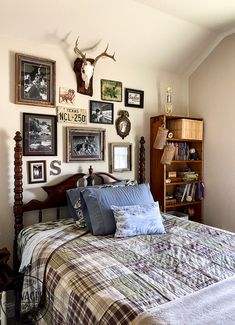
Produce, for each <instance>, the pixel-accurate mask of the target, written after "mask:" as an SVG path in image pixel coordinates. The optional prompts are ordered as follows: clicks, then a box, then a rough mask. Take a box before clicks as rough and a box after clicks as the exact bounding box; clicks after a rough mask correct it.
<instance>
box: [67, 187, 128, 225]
mask: <svg viewBox="0 0 235 325" xmlns="http://www.w3.org/2000/svg"><path fill="white" fill-rule="evenodd" d="M130 184H133V183H129V182H125V181H123V182H122V181H119V182H113V183H109V184H100V185H94V186H88V187H76V188H72V189H69V190H67V191H66V198H67V207H68V210H69V214H70V216H71V217H72V218H73V219H74V220H75V221H76V224H77V225H78V226H79V227H81V228H84V227H87V228H88V229H89V230H90V231H92V227H91V223H90V218H89V214H88V211H87V207H86V204H85V202H84V201H83V198H81V196H80V193H81V191H82V190H84V189H85V188H90V187H92V188H106V187H108V188H109V187H117V186H127V185H128V186H129V185H130Z"/></svg>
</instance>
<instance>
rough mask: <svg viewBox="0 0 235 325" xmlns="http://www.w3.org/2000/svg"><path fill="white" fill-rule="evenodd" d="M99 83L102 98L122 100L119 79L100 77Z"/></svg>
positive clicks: (115, 100)
mask: <svg viewBox="0 0 235 325" xmlns="http://www.w3.org/2000/svg"><path fill="white" fill-rule="evenodd" d="M100 85H101V99H102V100H108V101H112V102H121V101H122V83H121V82H120V81H115V80H107V79H101V81H100Z"/></svg>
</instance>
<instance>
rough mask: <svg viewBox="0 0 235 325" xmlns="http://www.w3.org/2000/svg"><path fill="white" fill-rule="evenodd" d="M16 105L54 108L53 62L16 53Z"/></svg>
mask: <svg viewBox="0 0 235 325" xmlns="http://www.w3.org/2000/svg"><path fill="white" fill-rule="evenodd" d="M15 64H16V76H15V79H16V81H15V87H16V89H15V102H16V104H24V105H37V106H48V107H54V106H55V61H52V60H47V59H41V58H37V57H34V56H28V55H23V54H18V53H16V56H15Z"/></svg>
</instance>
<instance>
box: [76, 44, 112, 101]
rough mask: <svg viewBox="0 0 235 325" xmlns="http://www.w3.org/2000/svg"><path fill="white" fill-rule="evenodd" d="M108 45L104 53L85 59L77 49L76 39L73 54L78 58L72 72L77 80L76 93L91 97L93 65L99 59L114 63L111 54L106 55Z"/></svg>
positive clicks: (84, 55)
mask: <svg viewBox="0 0 235 325" xmlns="http://www.w3.org/2000/svg"><path fill="white" fill-rule="evenodd" d="M107 50H108V45H107V47H106V49H105V51H104V52H102V53H101V54H99V55H98V56H97V57H96V58H95V59H87V58H86V54H84V53H83V52H82V51H81V50H80V49H79V48H78V38H77V40H76V43H75V47H74V52H75V53H76V54H77V55H78V56H79V57H78V58H77V59H76V60H75V62H74V68H73V70H74V72H75V74H76V78H77V92H79V93H80V94H84V95H89V96H92V95H93V87H92V80H93V74H94V69H95V65H96V63H97V62H98V60H99V59H100V58H105V57H107V58H110V59H112V60H114V61H116V59H115V57H114V55H115V53H113V55H109V54H108V53H107Z"/></svg>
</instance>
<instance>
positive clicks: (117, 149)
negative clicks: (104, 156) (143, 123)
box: [109, 143, 132, 173]
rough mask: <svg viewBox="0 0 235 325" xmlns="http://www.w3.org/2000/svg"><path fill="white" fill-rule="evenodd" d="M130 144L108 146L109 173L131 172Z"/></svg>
mask: <svg viewBox="0 0 235 325" xmlns="http://www.w3.org/2000/svg"><path fill="white" fill-rule="evenodd" d="M131 148H132V147H131V144H130V143H111V144H110V163H109V166H110V172H111V173H113V172H124V171H129V170H131Z"/></svg>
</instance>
